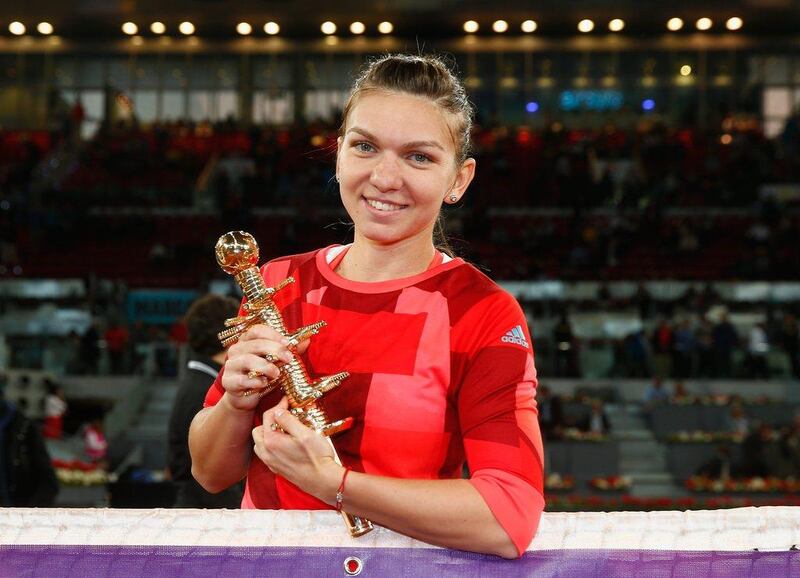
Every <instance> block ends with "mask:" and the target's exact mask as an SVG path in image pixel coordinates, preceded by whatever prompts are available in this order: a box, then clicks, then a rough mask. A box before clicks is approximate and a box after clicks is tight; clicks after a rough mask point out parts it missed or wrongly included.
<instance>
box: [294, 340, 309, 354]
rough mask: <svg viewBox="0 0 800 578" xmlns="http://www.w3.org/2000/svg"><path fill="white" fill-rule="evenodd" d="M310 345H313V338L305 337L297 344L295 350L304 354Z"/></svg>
mask: <svg viewBox="0 0 800 578" xmlns="http://www.w3.org/2000/svg"><path fill="white" fill-rule="evenodd" d="M309 345H311V339H305V340H303V341H301V342H300V343H298V344H297V346H296V347H295V350H296V351H297V353H300V354H303V353H305V352H306V349H308V346H309Z"/></svg>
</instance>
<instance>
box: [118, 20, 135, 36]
mask: <svg viewBox="0 0 800 578" xmlns="http://www.w3.org/2000/svg"><path fill="white" fill-rule="evenodd" d="M122 31H123V32H124V33H125V34H127V35H128V36H133V35H134V34H136V33H137V32H139V27H138V26H136V24H134V23H133V22H126V23H125V24H123V25H122Z"/></svg>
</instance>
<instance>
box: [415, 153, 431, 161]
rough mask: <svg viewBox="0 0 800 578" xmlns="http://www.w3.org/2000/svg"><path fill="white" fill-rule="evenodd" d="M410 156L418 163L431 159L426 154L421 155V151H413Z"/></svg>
mask: <svg viewBox="0 0 800 578" xmlns="http://www.w3.org/2000/svg"><path fill="white" fill-rule="evenodd" d="M411 158H412V159H414V161H415V162H418V163H427V162H429V161H430V160H431V159H429V158H428V157H427V156H425V155H423V154H422V153H414V154H413V155H411Z"/></svg>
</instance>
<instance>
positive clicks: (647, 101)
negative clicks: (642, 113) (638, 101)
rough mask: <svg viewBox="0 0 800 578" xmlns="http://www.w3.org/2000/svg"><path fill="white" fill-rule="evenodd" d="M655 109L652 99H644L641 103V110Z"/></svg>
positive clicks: (654, 102)
mask: <svg viewBox="0 0 800 578" xmlns="http://www.w3.org/2000/svg"><path fill="white" fill-rule="evenodd" d="M655 107H656V101H655V100H653V99H652V98H645V99H644V100H643V101H642V110H646V111H651V110H653V109H654V108H655Z"/></svg>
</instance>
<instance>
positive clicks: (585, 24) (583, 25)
mask: <svg viewBox="0 0 800 578" xmlns="http://www.w3.org/2000/svg"><path fill="white" fill-rule="evenodd" d="M578 30H580V31H581V32H583V33H584V34H586V33H587V32H591V31H592V30H594V22H592V21H591V20H589V19H588V18H584V19H583V20H581V21H580V22H578Z"/></svg>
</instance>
